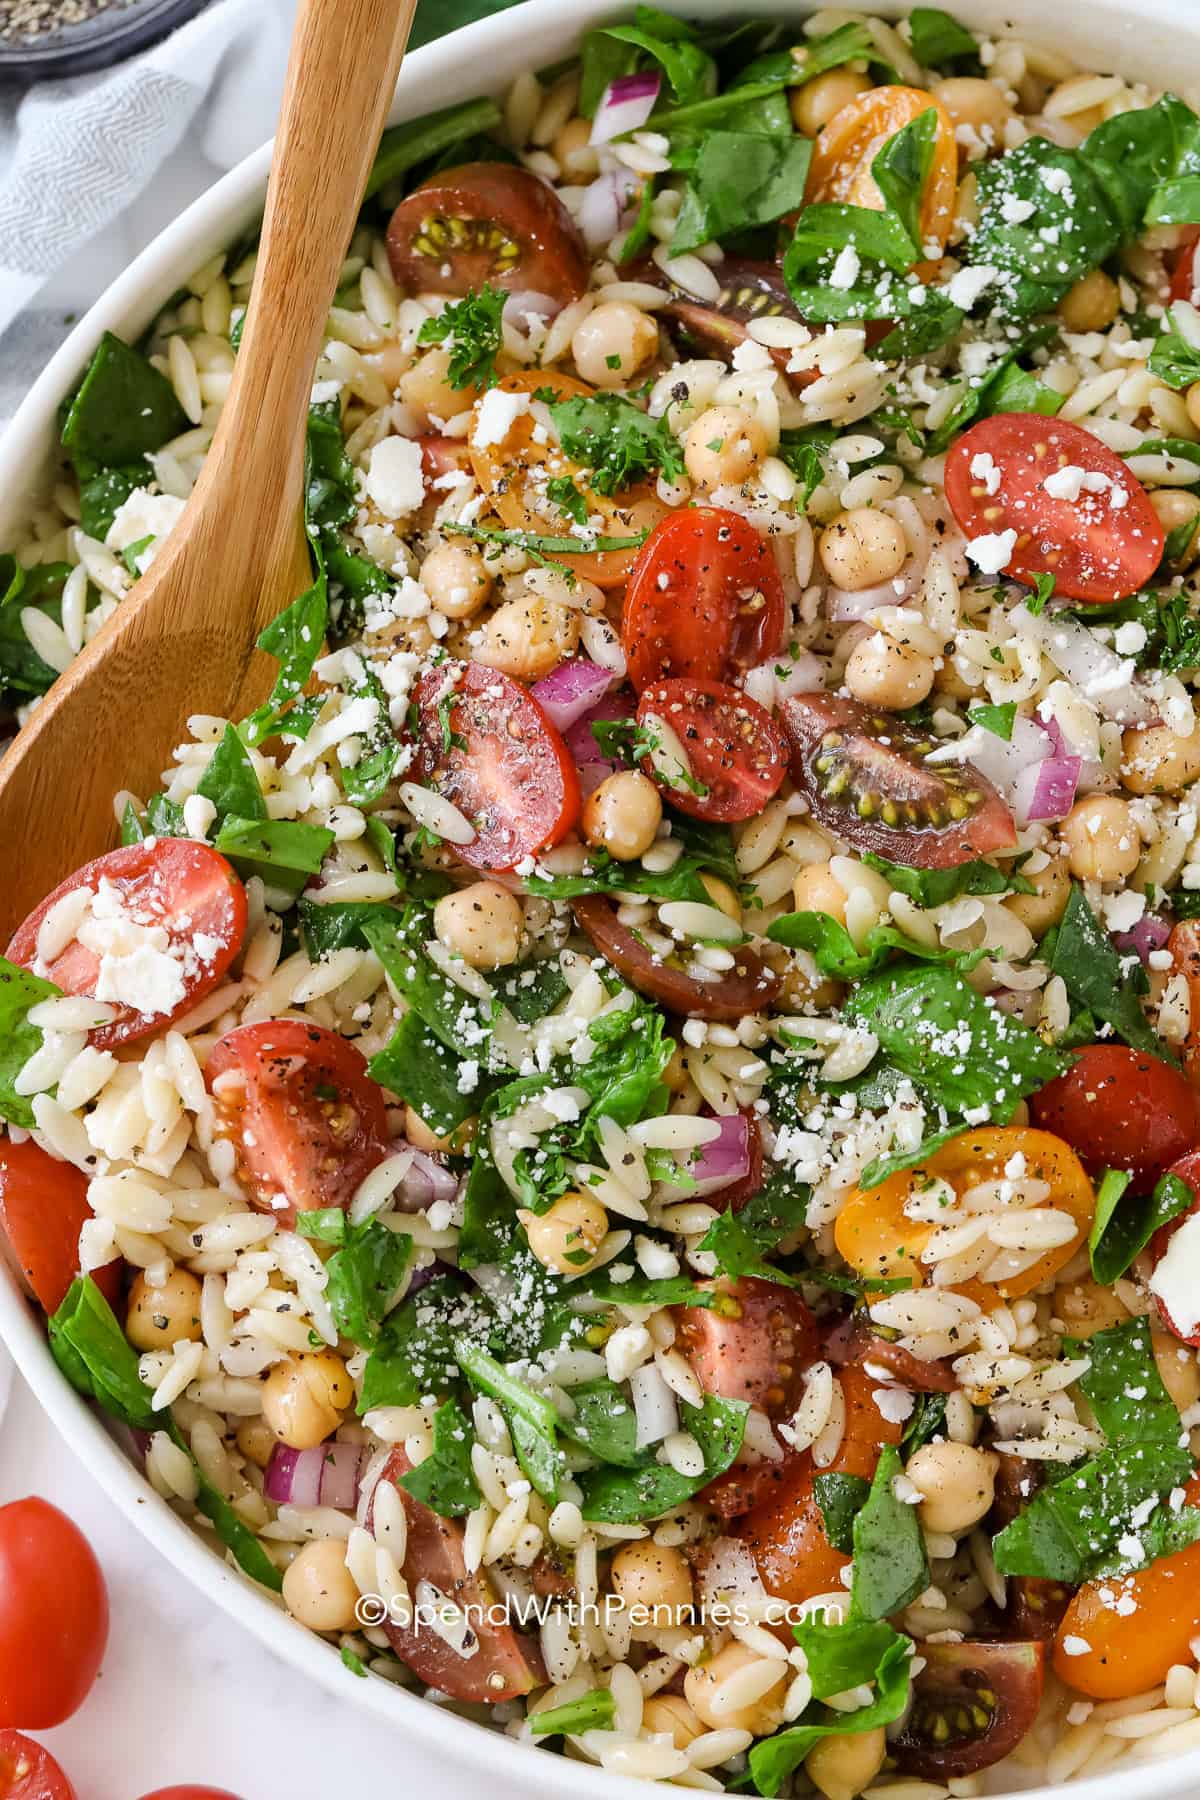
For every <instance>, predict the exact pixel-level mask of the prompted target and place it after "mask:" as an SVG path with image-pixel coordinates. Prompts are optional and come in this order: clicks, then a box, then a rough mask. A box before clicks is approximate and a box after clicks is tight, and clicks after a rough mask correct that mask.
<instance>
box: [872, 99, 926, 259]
mask: <svg viewBox="0 0 1200 1800" xmlns="http://www.w3.org/2000/svg"><path fill="white" fill-rule="evenodd" d="M937 131H938V116H937V113H936V111H935V110H934V108H933V106H932V105H931V106H930V107H929V108H928V109H927V111H925V112H923V113H918V114H917V117H916V118H915V119H912V120H910V121H909V123H908V124H907V125H905V126H904V127H903V129H902V130H900V131H898V132H897V133H896V135H895V136H894V137H890V138H889V139H888V141H887V143H886V144H885V145H884V146H883V148H882V150H880V151H879V153H878V155H877V156H876V157H875V160H874V162H873V163H872V164H871V174H872V176H873V177H874V179H875V185H876V187H877V188H878V189H879V192H880V193H881V194H882V195H883V200H884V205H885V206H886V207H887V209H888V211H889V212H890V213H891V214H892V215H893V217H895V218H897V219H898V220H899V221H900V223H901V225H902V226H903V227H904V229H905V231H906V232H907V233H908V237H909V240H910V242H911V243H913V244H915V245H917V247H918V249H920V248H921V195H922V194H923V192H924V190H925V184H926V182H927V181H928V179H929V170H930V166H931V164H932V162H933V151H934V145H935V143H936V140H937Z"/></svg>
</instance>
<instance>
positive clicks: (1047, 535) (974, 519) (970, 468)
mask: <svg viewBox="0 0 1200 1800" xmlns="http://www.w3.org/2000/svg"><path fill="white" fill-rule="evenodd" d="M981 458H982V459H990V461H987V462H986V464H985V466H986V467H987V470H988V473H987V476H986V478H985V477H984V476H981V475H980V474H978V473H977V468H978V467H979V466H980V459H981ZM1076 470H1081V471H1082V472H1083V477H1089V476H1090V477H1095V478H1096V485H1095V486H1094V487H1080V486H1079V481H1080V477H1079V476H1077V475H1076V474H1075V473H1074V471H1076ZM1068 472H1070V473H1068ZM1061 476H1065V477H1066V482H1067V492H1068V493H1073V494H1074V495H1075V497H1074V498H1068V497H1067V494H1066V493H1064V494H1056V493H1054V492H1051V491H1050V490H1048V488H1047V485H1046V483H1047V479H1048V478H1052V477H1061ZM945 486H946V498H947V500H948V501H949V502H950V509H951V511H952V512H953V514H954V516H955V518H956V519H957V520H958V523H959V524H960V525H961V527H962V529H963V531H964V532H965V533H966V534H967V536H968V537H969V538H975V537H983V536H990V535H993V534H995V533H998V532H1005V531H1015V532H1016V534H1017V535H1016V541H1015V544H1014V548H1013V552H1012V555H1011V556H1010V557H1009V559H1008V562H1007V563H1006V564H1005V567H1004V573H1005V574H1006V575H1011V576H1014V577H1015V578H1016V579H1017V580H1018V581H1028V582H1030V583H1032V582H1033V580H1034V579H1035V577H1036V576H1038V575H1047V574H1048V575H1053V577H1054V586H1055V591H1056V592H1057V593H1059V594H1062V595H1065V596H1066V597H1067V598H1068V599H1071V600H1097V601H1100V600H1123V599H1124V598H1125V597H1126V595H1128V594H1136V593H1137V591H1138V589H1139V588H1140V587H1143V586H1144V585H1145V583H1146V582H1147V581H1149V579H1150V577H1151V576H1152V575H1153V574H1154V571H1155V569H1157V567H1158V565H1159V563H1160V562H1161V561H1162V554H1163V547H1164V544H1165V541H1166V540H1165V538H1164V535H1163V528H1162V521H1161V520H1160V519H1159V516H1158V514H1157V513H1156V512H1155V510H1154V508H1153V507H1152V506H1151V504H1150V500H1149V497H1148V496H1147V493H1146V490H1145V488H1144V487H1143V486H1142V484H1141V482H1140V481H1137V480H1135V478H1134V477H1133V476H1132V475H1131V474H1130V473H1129V467H1128V464H1126V463H1124V462H1123V461H1122V460H1121V458H1120V457H1119V456H1116V455H1114V453H1113V452H1112V451H1111V450H1110V449H1109V448H1108V446H1107V445H1106V444H1102V443H1101V442H1100V439H1099V438H1098V437H1096V436H1095V435H1094V434H1093V433H1092V432H1090V431H1084V429H1083V428H1082V426H1080V425H1072V424H1070V423H1068V422H1067V421H1066V420H1064V419H1047V418H1044V417H1043V416H1042V414H1041V413H997V414H996V415H995V417H994V418H991V419H980V421H979V423H978V424H977V425H972V427H971V429H970V430H969V431H964V433H963V435H962V436H961V437H960V438H959V439H958V440H957V442H956V443H955V444H954V445H953V446H952V448H951V450H950V454H949V455H948V456H947V458H946V473H945Z"/></svg>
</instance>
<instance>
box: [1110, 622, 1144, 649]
mask: <svg viewBox="0 0 1200 1800" xmlns="http://www.w3.org/2000/svg"><path fill="white" fill-rule="evenodd" d="M1113 645H1114V647H1115V649H1116V651H1117V654H1118V655H1120V656H1136V655H1137V653H1138V651H1139V650H1144V649H1145V648H1146V627H1145V626H1144V625H1139V624H1138V622H1137V620H1136V619H1127V620H1126V621H1125V623H1124V625H1118V626H1117V629H1116V630H1115V631H1114V633H1113Z"/></svg>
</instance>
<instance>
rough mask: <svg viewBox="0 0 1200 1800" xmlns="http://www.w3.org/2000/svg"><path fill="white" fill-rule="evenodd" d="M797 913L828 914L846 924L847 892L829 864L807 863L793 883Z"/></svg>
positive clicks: (839, 922) (840, 923)
mask: <svg viewBox="0 0 1200 1800" xmlns="http://www.w3.org/2000/svg"><path fill="white" fill-rule="evenodd" d="M792 899H793V900H794V901H795V903H796V911H797V912H815V913H828V914H829V917H830V918H831V919H836V920H837V922H838V924H839V925H844V924H845V923H846V890H845V888H844V887H843V886H842V884H841V882H840V881H839V880H838V878H837V876H836V875H835V874H834V872H833V870H832V868H831V867H830V865H829V864H828V863H827V862H817V863H805V864H804V866H803V868H802V869H800V871H799V872H798V874H797V876H796V879H795V880H794V881H793V883H792Z"/></svg>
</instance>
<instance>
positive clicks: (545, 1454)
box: [454, 1338, 566, 1501]
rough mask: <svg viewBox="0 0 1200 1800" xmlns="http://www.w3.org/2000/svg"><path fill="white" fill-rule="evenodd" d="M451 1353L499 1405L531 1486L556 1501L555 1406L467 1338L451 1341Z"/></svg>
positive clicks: (560, 1460) (561, 1463)
mask: <svg viewBox="0 0 1200 1800" xmlns="http://www.w3.org/2000/svg"><path fill="white" fill-rule="evenodd" d="M454 1355H455V1359H456V1360H457V1362H458V1366H459V1368H460V1369H461V1370H462V1373H463V1374H464V1375H465V1376H466V1378H467V1380H468V1381H469V1382H470V1384H471V1386H472V1387H473V1388H474V1389H475V1390H476V1391H477V1392H478V1393H481V1394H488V1395H490V1397H491V1398H492V1399H493V1400H495V1401H496V1402H497V1403H498V1404H499V1406H500V1410H501V1411H502V1412H503V1414H504V1422H505V1424H506V1425H507V1426H508V1430H509V1435H510V1437H511V1438H512V1444H513V1449H514V1450H515V1451H516V1453H517V1461H518V1462H519V1463H520V1465H521V1467H522V1469H523V1470H524V1472H525V1474H526V1475H527V1476H528V1477H529V1480H530V1482H531V1483H532V1484H533V1487H534V1488H535V1489H536V1491H537V1492H538V1493H539V1494H541V1495H542V1497H543V1499H546V1500H550V1501H554V1500H557V1498H558V1488H559V1483H560V1482H561V1481H562V1478H563V1475H564V1474H565V1473H566V1462H565V1459H564V1457H563V1454H562V1451H561V1450H560V1449H559V1448H558V1435H557V1434H558V1426H559V1416H558V1412H557V1409H556V1408H555V1407H554V1405H553V1404H552V1403H551V1402H550V1401H549V1400H547V1399H545V1398H544V1397H543V1396H542V1395H541V1394H535V1393H534V1391H533V1389H532V1388H529V1387H526V1385H525V1383H524V1382H523V1381H518V1380H517V1378H516V1377H515V1376H513V1375H510V1374H509V1372H508V1371H507V1369H505V1368H504V1367H503V1365H502V1364H501V1363H499V1362H497V1360H496V1358H495V1357H494V1356H491V1355H489V1354H488V1352H487V1351H486V1350H481V1349H479V1348H478V1347H477V1346H476V1345H475V1344H473V1343H471V1342H469V1341H468V1339H466V1338H457V1339H456V1340H455V1344H454Z"/></svg>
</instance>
